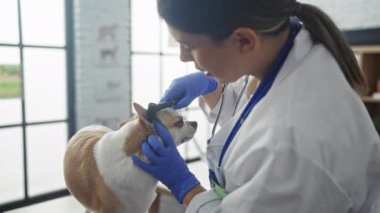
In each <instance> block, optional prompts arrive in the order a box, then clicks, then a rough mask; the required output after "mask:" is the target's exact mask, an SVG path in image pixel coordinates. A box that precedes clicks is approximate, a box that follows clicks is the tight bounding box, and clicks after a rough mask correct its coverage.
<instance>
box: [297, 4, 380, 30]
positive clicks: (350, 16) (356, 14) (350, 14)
mask: <svg viewBox="0 0 380 213" xmlns="http://www.w3.org/2000/svg"><path fill="white" fill-rule="evenodd" d="M300 2H302V3H309V4H312V5H315V6H318V7H319V8H320V9H322V10H323V11H325V12H326V13H327V14H328V15H329V16H330V17H331V18H332V19H333V20H334V21H335V23H336V24H337V25H338V27H340V28H341V29H343V30H353V29H365V28H379V27H380V1H379V0H300Z"/></svg>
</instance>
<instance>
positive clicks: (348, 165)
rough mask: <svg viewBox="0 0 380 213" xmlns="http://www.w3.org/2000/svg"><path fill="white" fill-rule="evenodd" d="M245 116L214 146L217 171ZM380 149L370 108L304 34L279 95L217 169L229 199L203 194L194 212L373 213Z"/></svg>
mask: <svg viewBox="0 0 380 213" xmlns="http://www.w3.org/2000/svg"><path fill="white" fill-rule="evenodd" d="M239 114H240V113H239V112H238V113H236V115H235V116H234V117H233V118H232V119H231V120H229V121H228V122H227V123H226V124H225V125H224V126H223V127H222V129H221V130H220V131H218V133H217V134H216V135H215V136H214V139H213V140H212V141H211V142H210V143H209V145H208V148H207V157H208V160H209V163H210V166H211V168H214V169H216V168H215V167H217V166H216V165H217V163H218V160H219V155H220V151H221V148H222V147H223V144H224V142H225V140H226V137H227V135H228V133H229V131H230V129H231V128H232V126H233V124H234V122H235V121H236V118H237V117H238V116H239ZM379 144H380V138H379V136H378V134H377V132H376V130H375V128H374V126H373V124H372V121H371V119H370V117H369V115H368V113H367V110H366V108H365V106H364V105H363V103H362V101H361V99H360V97H359V96H358V95H357V94H356V93H355V92H354V91H353V90H352V89H351V87H350V86H349V84H348V83H347V81H346V80H345V78H344V76H343V74H342V72H341V71H340V68H339V66H338V64H337V63H336V61H335V60H334V58H333V57H332V55H331V54H330V53H329V52H328V51H327V50H326V49H325V48H324V47H323V46H322V45H320V44H318V45H316V44H313V43H312V41H311V39H310V35H309V33H308V32H307V31H306V30H305V29H302V30H301V31H300V32H299V34H298V35H297V37H296V39H295V44H294V46H293V48H292V50H291V52H290V53H289V55H288V58H287V59H286V61H285V63H284V65H283V67H282V68H281V70H280V72H279V74H278V76H277V78H276V80H275V82H274V84H273V86H272V88H271V89H270V90H269V92H268V93H267V95H266V96H265V97H264V98H263V99H262V100H261V101H260V102H259V103H258V104H257V105H256V106H255V108H254V109H253V110H252V111H251V113H250V114H249V116H248V118H247V119H246V121H245V122H244V124H243V125H242V127H241V128H240V130H239V131H238V133H237V135H236V136H235V137H234V139H233V141H232V143H231V145H230V147H229V149H228V150H227V152H226V154H225V156H224V159H223V162H222V165H221V167H220V169H219V170H217V169H216V170H217V171H216V172H217V173H218V174H217V177H218V179H219V181H220V182H221V184H223V185H224V187H225V189H226V190H227V191H228V193H229V194H228V195H227V196H226V197H225V198H224V199H221V198H219V197H218V195H217V194H216V193H215V192H214V191H213V190H210V191H207V192H203V193H200V194H198V195H197V196H195V197H194V199H193V200H192V201H191V203H190V204H189V206H188V208H187V210H186V212H187V213H194V212H197V213H206V212H207V213H213V212H233V213H237V212H238V213H279V212H281V213H348V212H349V213H367V212H370V208H371V206H372V201H373V200H374V199H375V198H376V197H377V196H378V195H377V194H378V193H379V188H380V146H379ZM373 212H375V211H373ZM376 212H377V211H376Z"/></svg>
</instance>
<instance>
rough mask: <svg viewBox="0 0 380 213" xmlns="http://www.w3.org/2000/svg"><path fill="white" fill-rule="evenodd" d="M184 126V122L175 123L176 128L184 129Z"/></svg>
mask: <svg viewBox="0 0 380 213" xmlns="http://www.w3.org/2000/svg"><path fill="white" fill-rule="evenodd" d="M183 125H184V122H183V120H179V121H177V122H175V123H174V126H175V127H177V128H181V127H183Z"/></svg>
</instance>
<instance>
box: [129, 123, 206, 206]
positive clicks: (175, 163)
mask: <svg viewBox="0 0 380 213" xmlns="http://www.w3.org/2000/svg"><path fill="white" fill-rule="evenodd" d="M153 125H154V128H155V129H156V131H157V133H158V134H159V135H160V137H161V138H162V140H161V138H159V137H157V136H156V135H150V136H149V137H148V140H147V141H145V142H144V143H143V144H142V145H141V149H142V152H143V153H144V155H145V156H146V157H147V158H148V160H149V161H150V163H146V162H144V161H142V160H141V159H140V158H138V157H137V156H136V155H132V159H133V162H134V163H135V165H136V166H138V167H140V168H141V169H142V170H144V171H146V172H147V173H150V174H151V175H153V176H154V177H155V178H157V179H158V180H160V181H161V182H162V183H163V184H165V185H166V186H167V187H168V188H169V189H170V190H171V192H172V194H173V195H174V196H175V197H176V199H177V200H178V202H180V203H182V202H183V199H184V197H185V195H186V194H187V192H189V191H190V189H192V188H194V187H195V186H197V185H198V184H199V181H198V180H197V178H196V177H195V176H194V175H193V174H192V173H191V172H190V171H189V168H188V167H187V165H186V162H185V161H184V160H183V158H182V156H181V155H180V154H179V152H178V150H177V147H176V145H175V143H174V141H173V138H172V136H171V135H170V133H169V131H168V130H167V129H166V128H165V127H163V126H162V125H161V124H160V123H159V122H157V121H154V122H153Z"/></svg>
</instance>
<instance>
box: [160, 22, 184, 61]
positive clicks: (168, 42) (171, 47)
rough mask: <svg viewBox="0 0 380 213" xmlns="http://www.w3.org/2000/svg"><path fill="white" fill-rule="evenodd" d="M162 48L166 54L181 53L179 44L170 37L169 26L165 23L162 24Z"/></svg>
mask: <svg viewBox="0 0 380 213" xmlns="http://www.w3.org/2000/svg"><path fill="white" fill-rule="evenodd" d="M161 46H162V52H164V53H175V54H179V53H180V49H179V43H178V42H177V41H176V40H175V39H174V38H173V37H172V36H171V35H170V33H169V30H168V26H167V24H166V23H165V22H164V21H162V22H161ZM178 60H179V57H178Z"/></svg>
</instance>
